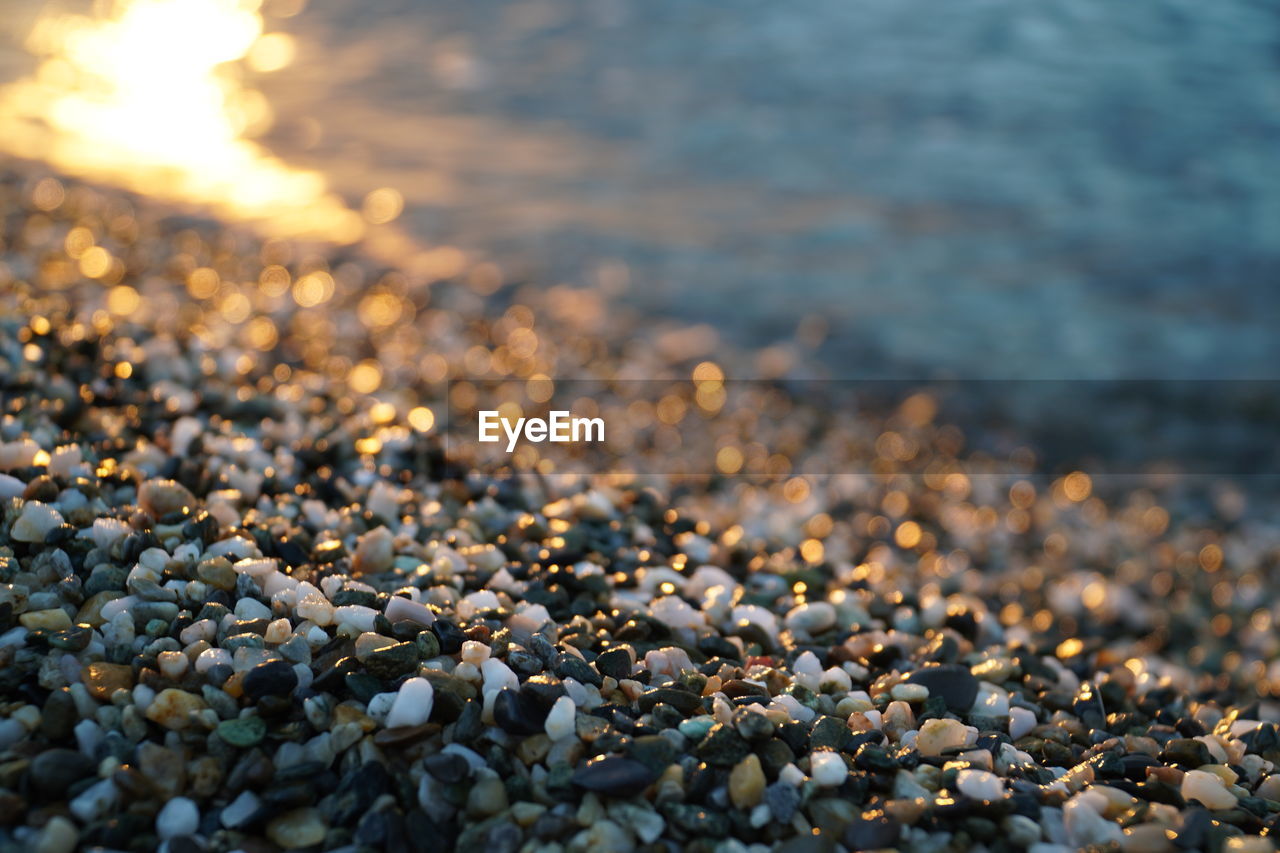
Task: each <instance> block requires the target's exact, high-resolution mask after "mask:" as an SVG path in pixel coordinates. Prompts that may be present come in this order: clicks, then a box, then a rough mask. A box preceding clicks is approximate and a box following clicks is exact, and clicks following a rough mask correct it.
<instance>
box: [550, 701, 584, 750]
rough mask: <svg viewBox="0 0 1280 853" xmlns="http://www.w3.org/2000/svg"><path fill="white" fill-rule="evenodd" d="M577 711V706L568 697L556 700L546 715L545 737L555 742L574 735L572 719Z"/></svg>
mask: <svg viewBox="0 0 1280 853" xmlns="http://www.w3.org/2000/svg"><path fill="white" fill-rule="evenodd" d="M577 710H578V709H577V706H576V705H574V704H573V700H572V699H570V698H569V697H568V696H561V697H560V698H559V699H557V700H556V701H555V703H554V704H552V706H551V710H550V711H549V712H548V713H547V721H546V723H545V724H544V729H545V731H546V733H547V737H549V738H551V739H552V740H553V741H556V740H560V739H561V738H565V737H568V736H569V735H572V734H573V733H574V717H575V715H576V714H577Z"/></svg>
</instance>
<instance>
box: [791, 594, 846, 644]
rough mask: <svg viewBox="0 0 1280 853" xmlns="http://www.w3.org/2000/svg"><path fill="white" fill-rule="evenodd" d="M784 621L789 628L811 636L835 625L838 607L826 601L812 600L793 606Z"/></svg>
mask: <svg viewBox="0 0 1280 853" xmlns="http://www.w3.org/2000/svg"><path fill="white" fill-rule="evenodd" d="M782 621H783V624H785V625H786V626H787V628H788V629H789V630H791V631H795V632H796V633H798V634H804V635H806V636H810V637H811V636H813V635H814V634H821V633H822V632H823V631H826V630H828V629H830V628H832V627H834V626H835V624H836V608H835V606H834V605H832V604H830V603H828V602H826V601H810V602H806V603H804V604H801V605H799V606H797V607H793V608H791V610H790V611H789V612H788V613H787V615H786V617H785V618H784V619H783V620H782Z"/></svg>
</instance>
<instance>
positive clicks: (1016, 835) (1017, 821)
mask: <svg viewBox="0 0 1280 853" xmlns="http://www.w3.org/2000/svg"><path fill="white" fill-rule="evenodd" d="M1000 828H1001V829H1002V830H1003V831H1004V834H1005V837H1006V838H1008V839H1009V842H1010V843H1011V844H1013V845H1015V846H1017V847H1030V846H1031V845H1032V844H1035V843H1036V842H1038V841H1039V840H1040V824H1038V823H1036V822H1035V821H1034V820H1032V819H1031V818H1029V817H1026V816H1025V815H1020V814H1012V815H1009V816H1008V817H1006V818H1005V819H1004V820H1003V821H1001V823H1000Z"/></svg>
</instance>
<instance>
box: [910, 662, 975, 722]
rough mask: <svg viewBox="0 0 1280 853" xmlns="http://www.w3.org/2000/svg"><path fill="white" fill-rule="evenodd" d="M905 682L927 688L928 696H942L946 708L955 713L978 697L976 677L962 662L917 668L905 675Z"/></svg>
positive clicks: (966, 708) (961, 711)
mask: <svg viewBox="0 0 1280 853" xmlns="http://www.w3.org/2000/svg"><path fill="white" fill-rule="evenodd" d="M907 683H908V684H918V685H921V686H922V687H926V688H928V690H929V695H930V696H940V697H942V700H943V701H944V702H946V703H947V710H949V711H952V712H953V713H957V714H960V713H964V712H966V711H968V710H969V709H970V708H971V707H973V702H974V700H975V699H976V698H977V697H978V679H976V678H974V676H973V673H971V672H970V671H969V667H967V666H964V665H962V664H955V663H944V664H938V665H936V666H927V667H924V668H922V669H917V670H916V671H915V672H913V673H911V674H910V675H909V676H907Z"/></svg>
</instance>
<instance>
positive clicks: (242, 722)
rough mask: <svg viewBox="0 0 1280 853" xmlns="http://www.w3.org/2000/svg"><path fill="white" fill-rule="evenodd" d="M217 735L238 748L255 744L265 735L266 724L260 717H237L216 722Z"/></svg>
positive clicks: (245, 747) (246, 747)
mask: <svg viewBox="0 0 1280 853" xmlns="http://www.w3.org/2000/svg"><path fill="white" fill-rule="evenodd" d="M217 732H218V737H220V738H222V739H223V740H224V741H226V742H227V743H229V744H231V745H232V746H234V747H238V748H240V749H248V748H250V747H253V746H257V745H258V744H259V743H260V742H261V741H262V739H263V738H264V737H266V735H267V724H266V721H264V720H263V719H262V718H261V717H237V718H236V719H234V720H223V721H222V722H221V723H219V724H218V728H217Z"/></svg>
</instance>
